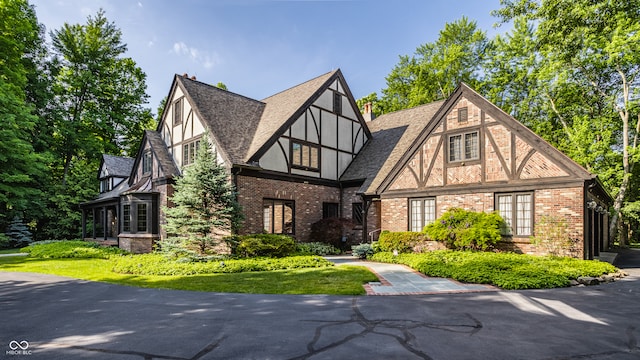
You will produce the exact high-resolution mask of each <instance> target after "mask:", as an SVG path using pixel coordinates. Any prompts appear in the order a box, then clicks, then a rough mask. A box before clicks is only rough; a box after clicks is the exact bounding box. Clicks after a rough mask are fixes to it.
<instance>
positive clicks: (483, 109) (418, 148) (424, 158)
mask: <svg viewBox="0 0 640 360" xmlns="http://www.w3.org/2000/svg"><path fill="white" fill-rule="evenodd" d="M596 187H600V185H599V183H598V181H597V178H596V177H595V176H594V175H592V174H590V173H589V172H588V171H586V170H585V169H584V168H582V167H581V166H579V165H578V164H576V163H575V162H573V161H572V160H571V159H569V158H568V157H567V156H565V155H564V154H562V153H561V152H560V151H558V150H556V149H555V148H553V147H552V146H551V145H549V144H548V143H547V142H545V141H544V140H543V139H542V138H540V137H539V136H537V135H536V134H534V133H533V132H532V131H530V130H529V129H528V128H526V127H525V126H524V125H522V124H520V123H519V122H518V121H517V120H515V119H514V118H513V117H511V116H509V115H508V114H506V113H504V112H503V111H502V110H500V109H499V108H497V107H496V106H495V105H493V104H491V103H490V102H489V101H488V100H486V99H484V98H483V97H482V96H480V95H479V94H477V93H476V92H475V91H473V90H472V89H470V88H469V87H467V86H466V85H464V84H462V85H461V86H460V87H459V88H458V89H457V90H456V91H455V92H454V94H452V95H451V96H450V97H449V99H447V101H446V102H445V103H444V104H442V106H441V107H440V109H439V110H438V112H437V113H436V114H435V115H434V117H433V118H432V119H430V121H429V123H428V124H427V125H426V127H425V128H424V131H423V132H422V133H421V134H420V135H419V136H417V137H416V139H415V141H414V142H413V144H411V146H410V147H409V148H408V149H407V151H406V152H405V153H404V155H403V156H402V158H401V159H400V160H399V161H398V162H397V164H396V166H395V168H394V169H393V170H392V171H391V172H389V173H388V174H386V177H385V179H384V180H383V181H382V183H381V185H380V187H378V188H377V189H376V191H377V193H378V194H380V195H381V199H382V210H381V211H382V228H383V229H389V230H411V231H421V230H422V229H423V228H424V226H426V225H427V224H429V223H430V222H432V221H434V220H435V219H436V218H437V217H438V216H439V215H441V214H442V213H443V212H445V211H446V210H447V209H449V208H451V207H460V208H465V209H467V210H474V211H486V212H488V211H498V212H499V213H500V215H501V216H502V217H503V218H504V219H505V221H506V222H507V225H508V228H507V229H505V233H504V235H505V236H504V239H505V241H506V242H505V244H503V245H504V246H505V247H508V248H510V249H514V248H516V249H519V250H521V251H526V252H541V250H540V249H536V248H535V247H533V246H532V245H531V242H530V237H531V236H534V235H535V234H536V232H535V227H536V226H535V224H536V221H537V220H539V219H542V218H545V217H549V216H550V217H552V218H553V219H554V221H555V220H559V221H563V222H565V223H566V224H567V229H566V230H567V232H568V237H570V238H573V239H579V241H580V242H584V241H586V244H585V246H584V247H585V248H589V247H590V248H591V250H589V249H586V250H585V251H586V252H583V251H582V248H583V247H582V246H580V247H579V248H580V250H578V249H577V248H578V247H577V246H575V247H574V249H573V250H572V251H574V252H573V253H567V254H568V255H572V256H578V257H582V256H586V257H590V256H593V255H594V251H593V248H594V245H593V244H591V242H593V241H594V239H595V235H593V236H592V237H591V238H589V236H586V237H585V236H583V235H584V234H585V233H587V234H588V233H589V232H591V233H594V232H597V233H598V236H599V237H600V238H601V239H600V240H599V241H600V242H603V243H604V240H603V239H602V238H604V236H603V235H602V236H601V235H600V234H602V233H604V231H603V230H604V229H605V228H606V226H605V219H604V216H603V215H602V214H592V213H590V212H589V211H588V209H586V208H585V202H589V201H594V202H595V201H597V202H598V203H599V204H601V205H604V204H606V201H607V196H606V192H603V191H592V189H594V188H596ZM603 194H604V195H603ZM594 219H595V220H594ZM594 226H595V229H594ZM581 245H582V244H581ZM603 246H604V245H603ZM601 247H602V246H601ZM596 255H597V254H596Z"/></svg>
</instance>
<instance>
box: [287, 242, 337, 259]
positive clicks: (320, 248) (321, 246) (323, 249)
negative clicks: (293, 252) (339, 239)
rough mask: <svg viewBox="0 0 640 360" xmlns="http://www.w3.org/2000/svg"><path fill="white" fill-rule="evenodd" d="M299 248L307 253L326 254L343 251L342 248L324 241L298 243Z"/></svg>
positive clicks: (335, 253) (301, 251) (303, 252)
mask: <svg viewBox="0 0 640 360" xmlns="http://www.w3.org/2000/svg"><path fill="white" fill-rule="evenodd" d="M297 248H298V252H299V253H301V254H305V255H318V256H325V255H338V254H340V253H341V251H340V249H338V248H336V247H335V246H333V245H331V244H325V243H322V242H309V243H298V244H297Z"/></svg>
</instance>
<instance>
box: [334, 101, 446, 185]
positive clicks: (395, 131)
mask: <svg viewBox="0 0 640 360" xmlns="http://www.w3.org/2000/svg"><path fill="white" fill-rule="evenodd" d="M443 103H444V101H437V102H433V103H430V104H426V105H422V106H418V107H415V108H411V109H407V110H401V111H397V112H393V113H389V114H384V115H381V116H380V117H378V118H376V119H375V120H373V121H371V122H369V123H367V124H368V126H369V130H370V131H371V134H372V136H373V139H372V140H371V141H369V142H368V143H367V145H365V147H364V148H362V150H361V151H360V153H358V156H356V158H355V159H354V160H353V162H352V163H351V165H350V166H349V167H348V168H347V170H346V171H345V172H344V174H343V175H342V177H341V178H340V180H342V181H352V180H364V183H363V184H362V186H361V187H360V190H359V192H362V193H364V194H370V195H373V194H377V190H378V187H379V186H380V185H381V184H382V182H383V181H384V180H385V179H386V177H387V176H389V174H390V172H391V170H392V169H393V167H394V166H395V165H396V164H397V163H398V161H399V160H400V159H401V158H402V156H403V155H404V154H405V152H406V151H407V150H408V149H409V147H410V146H411V145H412V144H413V143H414V141H415V140H416V138H417V137H418V135H419V134H420V133H421V132H422V130H423V129H424V128H425V127H426V126H427V124H428V123H429V122H430V121H431V120H432V119H433V116H434V115H435V114H436V112H437V111H438V109H440V107H441V106H442V104H443Z"/></svg>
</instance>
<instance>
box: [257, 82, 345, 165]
mask: <svg viewBox="0 0 640 360" xmlns="http://www.w3.org/2000/svg"><path fill="white" fill-rule="evenodd" d="M339 73H340V70H334V71H330V72H328V73H326V74H323V75H320V76H318V77H316V78H314V79H311V80H309V81H307V82H304V83H302V84H300V85H297V86H294V87H292V88H290V89H288V90H285V91H282V92H279V93H277V94H275V95H272V96H270V97H268V98H266V99H263V100H262V102H263V103H264V104H266V107H265V109H264V112H263V113H262V117H261V118H260V122H259V123H258V127H257V129H256V131H255V135H254V136H253V140H252V141H251V146H250V147H249V151H248V152H247V155H246V157H245V161H247V162H248V161H249V159H250V158H251V157H253V156H254V155H255V154H256V153H258V151H259V150H261V149H265V148H267V147H268V146H270V145H271V143H272V142H273V141H275V138H277V137H278V136H280V132H281V131H280V130H284V127H285V126H286V125H287V123H288V121H289V120H290V119H291V118H292V117H294V116H295V115H296V113H297V112H298V111H300V110H303V109H305V108H306V107H307V106H308V105H311V103H312V102H313V101H314V100H315V98H316V97H317V96H319V95H320V93H321V90H323V89H324V86H326V85H327V84H328V83H329V82H330V81H333V80H334V78H336V77H337V76H338V74H339Z"/></svg>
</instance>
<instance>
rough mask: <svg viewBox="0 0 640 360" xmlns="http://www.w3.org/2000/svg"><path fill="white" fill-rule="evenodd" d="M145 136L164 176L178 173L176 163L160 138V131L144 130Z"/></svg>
mask: <svg viewBox="0 0 640 360" xmlns="http://www.w3.org/2000/svg"><path fill="white" fill-rule="evenodd" d="M145 136H146V138H147V141H148V142H149V145H150V147H151V151H152V152H153V155H154V156H155V158H156V160H157V161H158V164H160V169H161V170H162V173H163V174H164V176H166V177H172V176H177V175H180V170H178V167H177V166H176V163H175V162H174V161H173V157H172V156H171V154H169V149H168V148H167V145H166V144H165V143H164V140H162V136H160V133H159V132H157V131H152V130H145Z"/></svg>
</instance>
